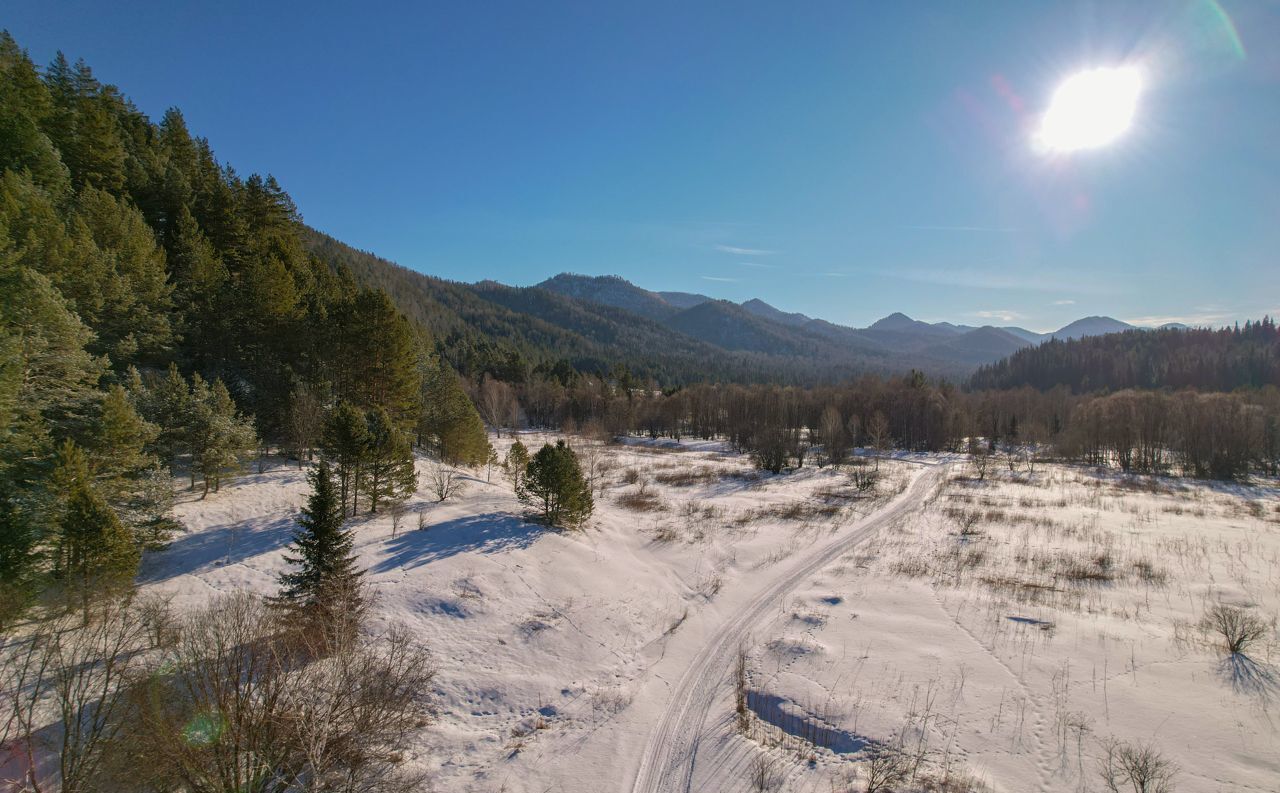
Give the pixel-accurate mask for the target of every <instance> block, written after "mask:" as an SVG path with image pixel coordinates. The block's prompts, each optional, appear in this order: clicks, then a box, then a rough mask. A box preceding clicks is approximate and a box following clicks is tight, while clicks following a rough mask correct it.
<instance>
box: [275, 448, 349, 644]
mask: <svg viewBox="0 0 1280 793" xmlns="http://www.w3.org/2000/svg"><path fill="white" fill-rule="evenodd" d="M309 478H310V480H311V487H312V491H311V496H310V498H309V499H308V500H307V506H306V507H305V508H303V510H302V515H301V516H300V517H299V518H298V525H299V527H300V529H299V531H298V532H296V533H295V534H294V538H293V545H292V550H293V552H294V553H293V554H292V555H290V556H286V557H285V560H286V561H288V562H289V564H291V565H294V566H295V567H296V568H297V569H296V570H293V571H291V572H287V573H282V574H281V575H280V594H279V596H278V598H277V602H279V603H281V604H282V605H285V606H286V607H288V608H291V609H296V610H297V611H298V612H299V613H301V614H302V615H303V616H304V617H305V618H306V619H308V620H314V621H315V625H316V627H318V628H320V629H322V630H323V631H324V632H325V635H326V636H327V637H330V638H339V637H341V636H343V635H346V634H348V633H349V632H350V631H351V630H353V629H354V627H355V624H356V622H357V621H358V618H359V616H360V614H361V612H362V611H363V608H364V596H363V593H362V592H361V579H362V577H363V575H364V572H363V571H362V570H360V569H359V568H357V566H356V557H355V554H354V553H353V552H352V545H353V537H352V534H351V531H350V530H348V529H345V528H343V521H344V520H345V515H344V509H343V505H342V501H341V499H340V498H339V494H338V491H337V488H336V487H335V486H334V481H333V473H332V471H331V470H330V468H329V464H328V463H327V462H324V461H321V462H320V464H319V465H318V466H316V468H315V469H314V470H313V471H312V472H311V474H310V477H309Z"/></svg>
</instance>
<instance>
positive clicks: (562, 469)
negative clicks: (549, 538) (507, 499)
mask: <svg viewBox="0 0 1280 793" xmlns="http://www.w3.org/2000/svg"><path fill="white" fill-rule="evenodd" d="M517 495H518V496H519V498H520V500H521V501H524V502H525V503H528V504H534V505H536V506H537V507H538V509H539V510H540V511H541V512H542V518H543V520H544V521H546V522H547V523H548V524H549V525H552V526H568V527H571V528H573V527H577V526H580V525H582V523H583V522H584V521H586V519H587V518H589V517H591V511H592V509H593V508H594V503H593V502H592V499H591V488H590V487H589V486H588V485H587V480H586V479H585V478H584V477H583V476H582V468H581V467H580V466H579V465H578V456H577V455H576V454H574V452H573V449H571V448H569V447H568V446H567V445H566V444H565V442H564V441H556V445H555V446H552V445H551V444H549V443H548V444H544V445H543V447H542V448H541V449H539V450H538V453H537V454H535V455H534V456H533V459H532V460H530V461H529V465H528V467H527V468H526V474H525V481H524V482H523V484H522V486H521V488H520V490H519V492H518V493H517Z"/></svg>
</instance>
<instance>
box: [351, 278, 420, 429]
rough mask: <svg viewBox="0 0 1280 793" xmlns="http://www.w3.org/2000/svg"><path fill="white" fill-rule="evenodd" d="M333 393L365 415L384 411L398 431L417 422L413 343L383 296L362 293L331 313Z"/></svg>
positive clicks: (402, 320) (415, 345) (405, 324)
mask: <svg viewBox="0 0 1280 793" xmlns="http://www.w3.org/2000/svg"><path fill="white" fill-rule="evenodd" d="M332 324H333V343H332V345H331V346H332V348H333V349H332V357H333V361H334V365H333V374H332V379H333V387H334V392H335V393H336V395H337V397H338V398H339V399H345V400H347V401H349V402H351V403H352V404H354V405H356V406H357V407H359V408H362V409H364V410H369V409H371V408H375V407H381V408H385V409H386V411H387V412H388V413H390V414H391V418H392V419H393V420H394V421H395V422H396V424H397V425H399V426H401V427H404V428H411V427H413V425H414V423H415V422H416V421H417V419H418V411H419V398H418V386H419V376H418V350H419V346H418V341H417V339H416V338H415V336H414V333H413V327H412V326H411V325H410V324H409V321H408V320H407V319H405V317H404V315H402V314H401V313H400V312H398V311H396V309H395V306H394V305H393V304H392V303H391V299H390V298H389V297H388V296H387V295H386V293H385V292H380V291H375V290H370V289H363V290H360V291H359V292H358V293H356V295H355V296H354V297H352V298H350V299H349V300H346V301H343V302H342V303H341V304H340V305H339V306H337V307H336V308H335V311H334V318H333V323H332Z"/></svg>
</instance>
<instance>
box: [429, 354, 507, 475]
mask: <svg viewBox="0 0 1280 793" xmlns="http://www.w3.org/2000/svg"><path fill="white" fill-rule="evenodd" d="M418 435H419V442H420V443H422V444H424V445H426V446H427V447H428V448H431V449H432V450H433V451H435V453H436V454H437V455H439V456H440V459H442V460H444V461H445V462H447V463H450V464H451V465H482V464H483V463H484V461H485V458H486V457H487V456H488V450H489V436H488V433H487V432H486V431H485V428H484V421H483V420H481V418H480V413H479V412H478V411H477V410H476V407H475V405H474V404H472V402H471V398H470V397H468V396H467V392H466V391H464V390H462V384H461V383H460V382H459V380H458V375H457V373H455V372H454V371H453V370H452V369H450V368H449V366H448V364H445V363H444V362H442V361H436V362H433V364H432V365H431V366H429V367H428V368H427V371H426V373H425V375H424V377H423V384H422V416H421V419H420V420H419V422H418Z"/></svg>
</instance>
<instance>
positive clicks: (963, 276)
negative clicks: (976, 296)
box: [873, 267, 1107, 294]
mask: <svg viewBox="0 0 1280 793" xmlns="http://www.w3.org/2000/svg"><path fill="white" fill-rule="evenodd" d="M873 274H875V275H878V276H880V277H882V278H893V279H897V280H902V281H912V282H915V283H922V284H936V285H938V286H957V287H967V288H970V289H993V290H1008V291H1016V292H1057V293H1058V294H1062V293H1063V292H1070V291H1075V292H1089V293H1094V294H1103V293H1105V292H1106V290H1107V287H1106V286H1105V285H1104V284H1103V283H1101V282H1092V281H1080V280H1075V281H1071V280H1068V279H1066V278H1063V277H1061V276H1059V275H1058V274H1056V273H1052V274H1046V273H1033V272H1021V271H1017V270H1012V269H1011V268H1002V269H999V270H987V269H977V268H960V267H955V268H948V269H945V270H941V269H910V268H905V269H894V270H875V271H873Z"/></svg>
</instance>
